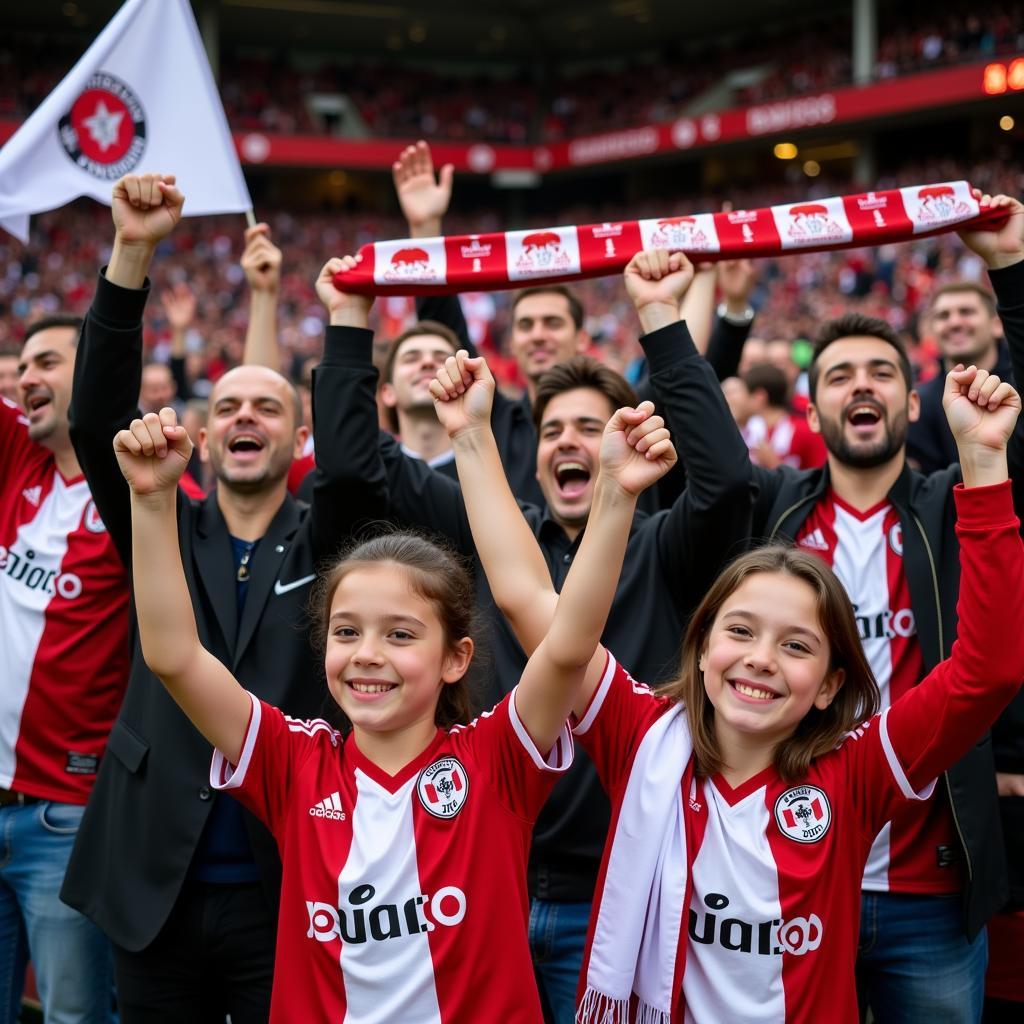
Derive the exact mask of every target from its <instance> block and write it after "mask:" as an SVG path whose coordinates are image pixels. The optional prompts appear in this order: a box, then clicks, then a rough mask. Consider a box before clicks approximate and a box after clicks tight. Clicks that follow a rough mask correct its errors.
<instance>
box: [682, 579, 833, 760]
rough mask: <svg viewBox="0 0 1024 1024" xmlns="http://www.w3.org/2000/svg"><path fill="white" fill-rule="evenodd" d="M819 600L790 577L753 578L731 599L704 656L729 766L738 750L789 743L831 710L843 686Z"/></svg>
mask: <svg viewBox="0 0 1024 1024" xmlns="http://www.w3.org/2000/svg"><path fill="white" fill-rule="evenodd" d="M830 656H831V652H830V647H829V642H828V638H827V636H826V635H825V633H824V631H823V629H822V627H821V623H820V622H819V618H818V604H817V595H816V594H815V591H814V589H813V588H812V587H811V586H810V584H808V583H807V582H806V581H804V580H802V579H799V578H798V577H796V576H791V575H789V574H788V573H779V572H760V573H754V574H752V575H750V576H747V577H746V578H745V579H744V580H743V582H742V583H741V584H740V585H739V586H738V587H736V589H735V590H734V591H733V592H732V593H731V594H730V595H729V596H728V597H727V598H726V599H725V601H724V603H723V604H722V606H721V608H720V609H719V611H718V614H717V615H716V616H715V619H714V622H713V623H712V626H711V629H710V631H709V633H708V636H707V639H706V640H705V642H704V646H703V648H702V650H701V654H700V661H699V666H700V670H701V672H702V673H703V676H704V689H705V691H706V693H707V696H708V699H709V700H710V701H711V703H712V705H714V709H715V717H714V722H715V732H716V735H717V737H718V741H719V745H720V747H721V750H722V753H723V755H724V757H725V760H726V761H727V762H728V761H729V752H730V750H735V749H737V745H738V744H739V745H741V746H743V747H746V748H749V747H750V745H751V743H752V742H753V743H755V744H757V745H761V744H763V745H764V748H765V752H766V753H767V752H769V751H771V750H774V748H775V747H776V746H777V745H778V744H779V743H781V742H783V741H784V740H786V739H788V738H789V737H790V736H791V735H792V734H793V732H794V731H795V729H796V727H797V725H798V724H799V723H800V722H801V721H802V719H803V718H804V716H805V715H806V714H807V713H808V711H810V709H811V708H812V707H816V708H818V709H820V710H824V709H825V708H827V707H828V706H829V704H830V703H831V701H832V698H833V697H834V696H835V694H836V692H837V691H838V689H839V687H840V685H841V684H842V681H843V673H842V671H841V670H836V671H830Z"/></svg>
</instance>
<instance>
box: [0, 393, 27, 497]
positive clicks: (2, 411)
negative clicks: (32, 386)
mask: <svg viewBox="0 0 1024 1024" xmlns="http://www.w3.org/2000/svg"><path fill="white" fill-rule="evenodd" d="M32 447H34V445H33V443H32V442H31V441H30V440H29V436H28V420H27V419H25V414H24V413H23V412H22V411H21V409H19V408H18V406H16V405H15V404H14V403H13V402H12V401H11V400H10V399H9V398H0V481H6V480H10V479H11V475H12V473H13V471H14V467H15V466H17V465H18V464H19V463H20V462H22V461H23V459H24V458H25V452H26V450H28V449H31V448H32Z"/></svg>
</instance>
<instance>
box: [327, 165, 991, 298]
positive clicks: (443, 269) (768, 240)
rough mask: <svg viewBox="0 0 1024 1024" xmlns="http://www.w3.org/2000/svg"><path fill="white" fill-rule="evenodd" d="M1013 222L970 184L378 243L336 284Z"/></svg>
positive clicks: (420, 291) (870, 238) (404, 283)
mask: <svg viewBox="0 0 1024 1024" xmlns="http://www.w3.org/2000/svg"><path fill="white" fill-rule="evenodd" d="M1006 216H1007V215H1006V211H1005V210H995V211H993V210H990V209H988V208H987V207H985V208H982V207H981V205H980V204H979V203H978V201H977V200H976V199H975V198H974V197H973V196H972V195H971V187H970V185H969V184H968V183H967V182H966V181H954V182H947V183H945V184H941V185H914V186H911V187H909V188H899V189H889V190H886V191H884V192H865V193H864V194H862V195H856V196H836V197H833V198H832V199H819V200H815V201H814V202H809V203H789V204H787V205H784V206H771V207H765V208H763V209H759V210H733V211H732V212H730V213H697V214H692V215H687V216H678V217H662V218H660V219H658V218H653V219H650V220H639V221H637V220H631V221H618V222H616V223H608V224H584V225H581V226H580V227H571V226H570V227H559V228H543V229H541V230H535V231H501V232H494V233H493V234H486V235H450V236H445V237H443V238H413V239H410V238H405V239H401V240H399V241H389V242H373V243H371V244H370V245H364V246H363V247H362V248H361V249H360V250H359V254H358V258H359V260H360V263H359V265H358V266H357V267H355V268H354V269H353V270H349V271H344V272H342V273H339V274H336V275H335V277H334V283H335V285H336V286H337V287H338V288H339V289H340V290H341V291H346V292H355V293H361V294H364V295H452V294H456V293H458V292H468V291H499V290H503V289H506V288H520V287H525V286H526V285H529V284H531V283H534V282H538V281H547V282H551V283H554V282H557V281H581V280H583V279H584V278H588V277H603V276H605V275H607V274H614V273H617V272H619V271H621V270H622V269H623V267H625V266H626V264H627V263H628V262H629V261H630V259H631V258H632V256H633V254H634V253H636V252H638V251H640V250H641V249H671V250H672V251H674V252H684V253H686V255H687V256H689V257H690V258H691V259H693V260H695V261H701V262H712V261H716V260H727V259H737V258H740V257H743V256H778V255H780V254H782V253H786V252H799V251H801V250H802V251H804V252H821V251H823V250H827V249H852V248H859V247H861V246H875V245H881V244H882V243H884V242H908V241H910V240H911V239H914V238H922V237H926V236H928V235H935V234H939V233H941V232H945V231H955V230H959V229H963V228H970V227H974V228H983V227H995V226H997V225H1001V224H1002V223H1004V222H1005V220H1006Z"/></svg>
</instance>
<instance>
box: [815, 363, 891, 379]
mask: <svg viewBox="0 0 1024 1024" xmlns="http://www.w3.org/2000/svg"><path fill="white" fill-rule="evenodd" d="M857 365H858V364H857V363H853V362H850V361H849V360H847V361H846V362H845V363H836V365H835V366H829V367H827V368H826V370H825V376H826V377H827V376H828V375H829V374H830V373H835V371H836V370H852V369H854V368H855V367H856V366H857ZM866 365H867V366H869V367H870V368H871V369H877V368H878V367H879V366H888V367H889V369H891V370H896V369H899V367H897V365H896V364H895V363H894V362H893V361H892V360H891V359H869V360H868V361H867V364H866Z"/></svg>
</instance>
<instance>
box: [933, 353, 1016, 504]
mask: <svg viewBox="0 0 1024 1024" xmlns="http://www.w3.org/2000/svg"><path fill="white" fill-rule="evenodd" d="M942 405H943V408H944V409H945V410H946V419H947V420H948V421H949V429H950V430H951V431H952V432H953V439H954V440H955V441H956V449H957V454H958V456H959V461H960V469H961V471H962V472H963V478H964V485H965V486H966V487H980V486H982V485H984V484H995V483H1000V482H1002V481H1003V480H1005V479H1006V478H1007V464H1006V445H1007V443H1008V442H1009V439H1010V435H1011V434H1012V433H1013V428H1014V425H1015V424H1016V422H1017V417H1018V415H1020V407H1021V402H1020V395H1018V394H1017V392H1016V391H1014V389H1013V388H1012V387H1011V386H1010V385H1009V384H1007V383H1006V382H1005V381H1001V380H1000V379H999V378H998V377H996V376H995V375H994V374H991V373H989V372H988V371H987V370H979V369H978V368H977V367H975V366H968V367H967V368H966V369H964V367H963V365H958V366H956V367H955V368H954V369H953V370H951V371H950V372H949V374H947V376H946V388H945V390H944V392H943V394H942Z"/></svg>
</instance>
